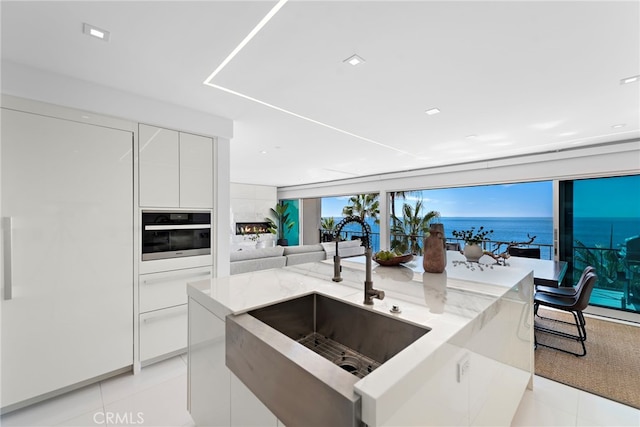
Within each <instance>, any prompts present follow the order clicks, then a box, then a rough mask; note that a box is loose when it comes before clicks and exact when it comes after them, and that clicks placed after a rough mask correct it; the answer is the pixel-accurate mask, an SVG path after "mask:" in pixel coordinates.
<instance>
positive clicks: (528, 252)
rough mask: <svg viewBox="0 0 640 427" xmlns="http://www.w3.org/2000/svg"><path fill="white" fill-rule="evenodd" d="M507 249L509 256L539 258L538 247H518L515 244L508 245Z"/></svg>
mask: <svg viewBox="0 0 640 427" xmlns="http://www.w3.org/2000/svg"><path fill="white" fill-rule="evenodd" d="M507 251H508V252H509V255H511V256H519V257H523V258H538V259H540V248H519V247H517V246H510V247H509V249H508V250H507Z"/></svg>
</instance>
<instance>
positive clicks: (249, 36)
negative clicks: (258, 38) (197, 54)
mask: <svg viewBox="0 0 640 427" xmlns="http://www.w3.org/2000/svg"><path fill="white" fill-rule="evenodd" d="M287 1H289V0H280V1H279V2H278V3H277V4H276V5H275V6H274V7H273V8H272V9H271V10H270V11H269V13H267V14H266V15H265V16H264V18H262V20H260V22H258V25H256V26H255V27H254V28H253V30H251V32H250V33H249V34H247V36H246V37H245V38H244V40H242V41H241V42H240V44H239V45H238V46H236V48H235V49H233V51H232V52H231V53H230V54H229V56H227V57H226V58H225V59H224V61H222V63H221V64H220V65H218V68H216V69H215V71H214V72H213V73H211V74H210V75H209V77H207V79H206V80H205V81H204V84H209V83H211V81H212V80H213V78H214V77H215V76H216V75H217V74H218V73H219V72H220V71H222V69H223V68H224V67H226V66H227V64H228V63H229V62H230V61H231V60H232V59H233V58H234V57H235V56H236V55H237V54H238V52H240V51H241V50H242V49H243V48H244V47H245V46H246V45H247V43H249V42H250V41H251V39H252V38H253V37H254V36H255V35H256V34H258V32H259V31H260V30H261V29H262V27H264V26H265V25H267V22H269V20H271V18H273V17H274V15H275V14H276V13H278V11H279V10H280V9H281V8H282V6H284V5H285V3H286V2H287Z"/></svg>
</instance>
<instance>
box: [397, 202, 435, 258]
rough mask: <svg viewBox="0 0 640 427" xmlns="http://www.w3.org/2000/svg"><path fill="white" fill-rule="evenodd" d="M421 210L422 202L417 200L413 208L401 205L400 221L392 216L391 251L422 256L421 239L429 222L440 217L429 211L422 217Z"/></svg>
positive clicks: (426, 230) (427, 228)
mask: <svg viewBox="0 0 640 427" xmlns="http://www.w3.org/2000/svg"><path fill="white" fill-rule="evenodd" d="M422 208H423V205H422V200H418V201H417V202H416V205H415V207H413V206H411V205H409V204H407V203H405V204H403V205H402V219H400V218H398V217H397V216H395V215H393V216H392V219H393V224H392V226H391V234H392V236H393V239H392V240H391V249H393V250H395V251H396V252H400V253H407V252H411V253H413V254H418V255H421V254H422V252H423V248H422V245H421V237H423V236H425V235H426V234H427V233H428V232H429V224H430V223H431V221H432V220H433V219H434V218H437V217H439V216H440V213H438V212H436V211H429V212H427V213H426V214H425V215H424V216H423V215H422V212H421V210H422Z"/></svg>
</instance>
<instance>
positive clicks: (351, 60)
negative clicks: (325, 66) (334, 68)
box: [342, 55, 365, 67]
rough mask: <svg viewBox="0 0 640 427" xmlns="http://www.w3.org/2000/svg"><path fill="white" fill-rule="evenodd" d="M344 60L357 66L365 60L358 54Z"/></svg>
mask: <svg viewBox="0 0 640 427" xmlns="http://www.w3.org/2000/svg"><path fill="white" fill-rule="evenodd" d="M342 62H346V63H347V64H350V65H353V66H354V67H355V66H356V65H360V64H362V63H363V62H365V61H364V59H362V58H361V57H359V56H358V55H351V56H350V57H348V58H347V59H345V60H344V61H342Z"/></svg>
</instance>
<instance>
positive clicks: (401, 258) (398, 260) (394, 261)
mask: <svg viewBox="0 0 640 427" xmlns="http://www.w3.org/2000/svg"><path fill="white" fill-rule="evenodd" d="M412 259H413V254H404V255H398V256H395V257H393V258H391V259H385V260H382V259H377V258H376V257H375V256H374V257H373V260H374V261H375V262H377V263H378V264H380V265H384V266H385V267H393V266H395V265H400V264H402V263H403V262H409V261H411V260H412Z"/></svg>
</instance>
